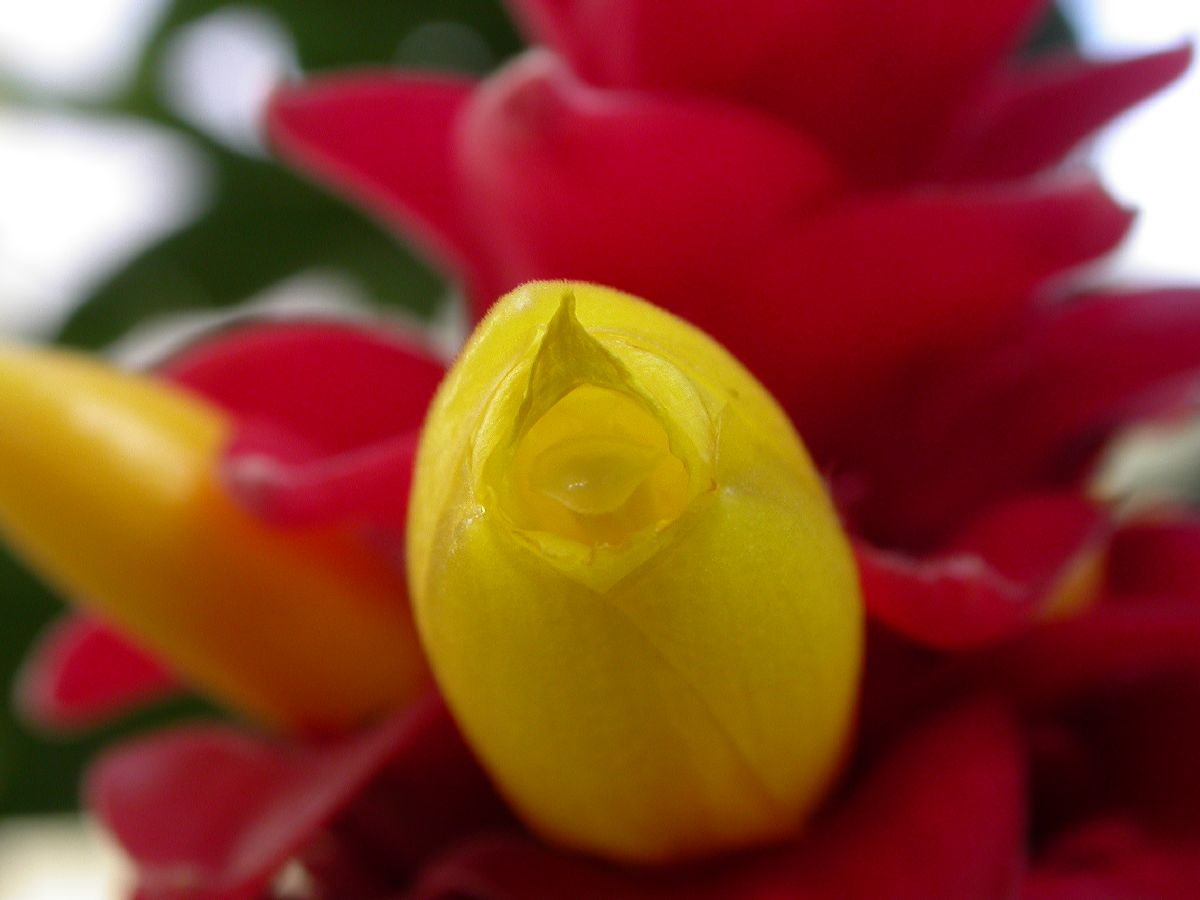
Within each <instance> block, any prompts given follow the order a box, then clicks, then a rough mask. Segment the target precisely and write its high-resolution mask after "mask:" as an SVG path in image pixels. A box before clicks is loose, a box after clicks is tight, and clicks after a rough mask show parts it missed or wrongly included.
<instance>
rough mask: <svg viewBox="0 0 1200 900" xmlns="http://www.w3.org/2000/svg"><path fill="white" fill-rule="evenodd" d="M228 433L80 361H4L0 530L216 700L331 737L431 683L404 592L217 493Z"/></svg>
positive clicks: (194, 407) (11, 355) (354, 551)
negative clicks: (268, 523) (220, 459)
mask: <svg viewBox="0 0 1200 900" xmlns="http://www.w3.org/2000/svg"><path fill="white" fill-rule="evenodd" d="M228 430H229V426H228V423H227V422H226V421H225V420H224V418H223V417H222V415H221V414H220V413H218V412H217V411H216V410H215V409H213V408H211V407H209V406H208V405H207V404H205V403H203V402H201V401H200V400H198V399H196V398H193V397H192V396H190V395H187V394H185V393H183V392H182V391H179V390H177V389H174V388H172V387H169V386H167V385H165V384H162V383H160V382H157V381H154V380H152V379H150V378H144V377H139V376H134V375H129V374H124V373H121V372H118V371H116V370H114V369H111V368H109V367H107V366H104V365H102V364H100V363H97V362H95V361H92V360H89V359H86V358H84V357H80V356H75V355H71V354H67V353H61V352H53V351H47V350H33V349H29V348H22V347H3V348H0V532H2V533H3V537H4V538H5V539H6V541H7V542H9V543H10V544H11V545H12V546H13V547H14V548H16V549H17V550H18V551H19V552H20V553H21V554H22V555H23V556H24V557H25V558H26V559H27V560H29V562H30V563H31V564H32V565H33V566H34V567H35V568H37V569H38V570H40V571H41V572H42V573H43V574H44V575H45V577H46V578H47V580H49V581H50V582H51V583H53V584H54V585H55V586H56V587H57V588H58V589H59V590H61V591H62V592H63V593H65V594H66V595H68V596H69V597H71V598H72V599H74V600H76V601H77V602H78V603H80V604H82V605H83V606H86V607H89V608H91V609H93V610H94V611H95V612H97V613H98V614H99V615H100V616H102V617H103V618H105V619H107V620H109V621H111V622H113V623H115V624H117V625H118V626H119V627H120V628H121V629H122V630H123V631H125V632H126V633H128V634H130V635H131V636H133V637H135V638H136V639H137V640H138V641H139V642H141V643H142V644H144V645H145V646H146V647H147V648H150V649H151V650H153V651H154V652H156V653H157V654H158V655H159V656H161V657H162V658H163V659H165V660H167V661H169V662H170V663H171V664H172V665H173V666H174V667H175V668H176V669H177V670H178V671H179V672H180V673H181V674H182V675H183V677H184V678H185V679H187V680H189V681H190V682H191V683H192V684H193V685H195V686H196V687H197V688H198V689H200V690H202V691H204V692H207V693H208V694H210V695H211V696H212V697H214V698H215V699H217V700H219V701H222V702H224V703H226V704H228V705H229V706H231V707H233V708H235V709H237V710H240V711H242V712H244V713H246V714H247V715H250V716H252V717H255V718H257V719H259V720H262V721H264V722H266V723H269V724H271V725H274V726H277V727H282V728H288V729H300V730H306V731H307V730H314V731H337V730H340V729H344V728H347V727H351V726H354V725H356V724H358V723H360V722H362V721H364V720H368V719H370V718H372V717H374V716H377V715H379V714H381V713H383V712H386V711H388V710H390V709H393V708H395V707H398V706H401V705H404V704H406V703H407V702H409V701H410V700H411V699H412V698H413V697H414V695H415V694H416V693H417V692H418V691H419V690H421V688H422V687H423V686H424V685H425V684H427V679H428V676H427V670H426V667H425V665H424V662H423V657H422V654H421V652H420V650H419V648H418V645H417V641H416V635H415V631H414V629H413V626H412V622H411V615H410V613H409V611H408V608H407V602H406V599H405V590H404V586H403V581H402V578H401V577H400V576H398V575H397V573H396V572H394V571H393V570H392V568H391V567H390V566H388V565H385V564H384V563H383V562H382V561H381V560H379V559H377V558H376V557H375V556H374V554H371V553H368V552H367V551H366V550H365V549H364V548H362V547H361V546H359V545H358V544H357V542H356V541H354V540H352V539H351V538H350V537H349V536H348V535H345V534H341V533H335V532H329V531H315V530H314V531H299V532H297V531H288V532H281V531H276V530H273V529H271V528H268V527H265V526H264V525H262V524H260V523H259V522H257V521H256V520H254V519H253V518H252V517H250V516H249V515H247V514H246V513H245V512H243V511H242V510H241V509H239V508H237V507H236V506H235V505H234V504H233V503H232V502H231V501H230V499H229V498H228V497H227V496H226V495H225V493H224V492H223V491H222V490H221V488H220V487H219V486H218V485H217V483H216V481H215V477H216V463H217V459H218V455H219V453H220V450H221V448H222V446H223V444H224V442H225V440H226V437H227V434H228Z"/></svg>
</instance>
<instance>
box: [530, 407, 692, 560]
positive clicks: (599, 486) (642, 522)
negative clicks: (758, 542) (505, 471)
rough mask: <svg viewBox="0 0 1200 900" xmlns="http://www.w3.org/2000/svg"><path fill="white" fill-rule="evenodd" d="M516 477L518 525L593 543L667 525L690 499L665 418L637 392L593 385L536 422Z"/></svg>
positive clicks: (612, 541) (617, 541) (623, 539)
mask: <svg viewBox="0 0 1200 900" xmlns="http://www.w3.org/2000/svg"><path fill="white" fill-rule="evenodd" d="M508 479H509V484H508V491H507V494H508V498H509V501H510V503H509V506H510V509H509V514H510V516H511V517H512V519H513V520H514V522H515V523H516V524H518V525H519V526H520V527H523V528H529V529H534V530H538V531H546V532H550V533H552V534H556V535H558V536H560V537H564V538H568V539H570V540H574V541H578V542H579V543H581V544H587V545H591V546H614V547H615V546H620V545H622V544H624V543H625V542H626V541H628V540H629V539H630V538H631V537H632V536H634V535H637V534H640V533H645V532H647V531H655V530H658V529H661V528H663V527H665V526H666V525H668V524H670V523H671V522H673V521H675V520H676V519H677V518H678V517H679V516H680V514H682V512H683V510H684V508H685V507H686V505H687V501H688V472H687V469H686V468H685V467H684V464H683V463H682V462H681V461H680V460H679V458H678V457H676V456H675V455H674V454H673V453H672V452H671V447H670V442H669V440H668V437H667V432H666V430H665V429H664V428H663V426H662V423H661V422H659V420H658V418H657V417H656V416H655V415H654V414H653V413H652V412H650V411H649V410H647V409H646V408H645V406H644V405H643V404H642V403H640V402H639V401H638V400H637V399H635V398H634V397H631V396H630V395H628V394H626V393H623V392H621V391H619V390H614V389H612V388H607V387H599V386H597V385H593V384H584V385H581V386H579V387H577V388H575V389H573V390H572V391H570V392H569V393H567V394H566V395H565V396H564V397H562V399H560V400H559V401H558V402H557V403H555V404H554V405H553V406H551V407H550V409H549V410H547V411H546V413H545V414H544V415H542V417H541V418H539V419H538V420H537V422H535V423H534V424H533V425H532V426H530V428H529V430H528V431H526V433H525V434H524V435H523V436H522V437H521V439H520V440H519V442H518V445H517V448H516V451H515V454H514V456H513V462H512V467H511V469H510V470H509V475H508Z"/></svg>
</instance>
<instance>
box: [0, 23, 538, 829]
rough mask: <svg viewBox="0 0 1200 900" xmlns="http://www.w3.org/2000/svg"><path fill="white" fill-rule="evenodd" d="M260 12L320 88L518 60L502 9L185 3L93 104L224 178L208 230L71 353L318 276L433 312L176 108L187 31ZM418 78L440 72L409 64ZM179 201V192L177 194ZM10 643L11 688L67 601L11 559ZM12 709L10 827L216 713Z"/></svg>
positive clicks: (155, 258) (1, 776) (379, 247)
mask: <svg viewBox="0 0 1200 900" xmlns="http://www.w3.org/2000/svg"><path fill="white" fill-rule="evenodd" d="M233 9H238V10H255V11H259V12H262V13H265V14H267V15H269V16H272V17H274V18H275V19H276V20H277V21H278V22H279V24H280V25H282V26H283V27H284V28H285V29H286V31H287V32H288V33H289V34H290V35H291V38H292V40H293V41H294V44H295V51H296V54H297V57H298V59H299V62H300V66H301V69H302V70H303V71H305V72H317V71H322V70H326V69H337V68H346V67H351V66H370V65H377V66H385V65H394V64H396V63H397V61H398V60H397V56H398V50H399V48H400V47H401V46H402V44H403V43H404V40H405V38H406V37H408V36H409V35H411V34H412V33H413V32H414V31H415V30H416V29H418V28H421V27H422V26H426V25H429V24H431V23H446V22H451V23H459V24H461V25H465V26H468V27H470V28H471V29H472V30H473V31H474V32H476V33H477V34H478V36H479V38H480V39H481V41H482V44H483V45H484V46H486V48H487V50H488V52H489V53H488V55H490V57H491V61H492V62H493V63H498V62H500V61H503V60H504V59H506V58H507V57H509V56H511V55H512V54H513V53H515V52H517V51H518V50H519V49H520V46H521V45H520V41H519V39H518V37H517V34H516V32H515V30H514V28H513V26H512V24H511V22H510V20H509V18H508V15H507V13H506V12H505V11H504V10H503V8H502V6H501V4H500V3H499V2H498V0H355V2H354V3H353V4H349V5H347V4H341V3H331V2H329V0H258V2H254V0H251V2H244V0H243V2H237V3H233V2H228V0H177V2H174V3H171V4H169V5H168V6H167V8H166V9H165V11H164V14H163V15H162V17H161V18H160V19H159V21H158V22H157V23H156V25H155V27H154V28H153V30H152V33H151V34H150V36H149V38H148V40H147V41H146V44H145V47H144V49H143V52H142V55H141V57H140V59H139V62H138V65H137V67H136V70H135V72H134V73H133V76H132V77H131V79H130V80H129V82H128V84H127V86H126V87H125V88H124V89H123V90H121V91H120V93H119V94H118V95H117V96H115V97H113V98H111V99H108V100H105V101H104V102H103V103H94V104H89V105H88V106H87V107H86V109H82V110H81V111H82V112H86V113H87V114H89V115H111V116H122V117H135V118H138V119H141V120H144V121H147V122H149V123H152V124H154V125H157V126H160V127H165V128H168V129H170V130H172V131H174V132H176V133H178V134H180V135H183V136H184V137H185V138H186V139H187V140H188V141H189V142H190V143H191V144H192V145H193V147H194V148H195V149H196V150H198V151H199V153H200V154H201V155H202V157H203V158H204V160H205V161H206V162H207V164H208V167H209V169H210V173H211V187H210V191H211V193H210V196H209V197H208V198H207V201H206V203H205V206H204V208H203V211H202V212H201V214H200V215H199V216H198V217H197V218H196V219H195V220H194V221H192V222H191V223H189V224H188V225H186V226H185V227H183V228H182V229H180V230H178V231H176V232H175V233H173V234H170V235H168V236H167V237H165V238H164V239H162V240H161V241H159V242H157V243H155V244H153V245H152V246H150V247H148V248H146V249H145V250H143V251H142V252H141V253H139V254H138V255H137V256H136V257H135V258H133V259H132V260H130V261H128V262H127V263H125V264H124V265H122V266H121V267H120V268H119V269H118V270H117V271H115V272H113V273H112V274H111V275H110V276H109V277H107V278H106V279H104V280H103V281H102V282H101V283H99V284H97V285H96V286H95V287H94V288H93V290H92V291H91V293H90V294H89V295H88V296H86V297H84V298H82V299H81V301H80V303H79V305H78V307H77V308H76V310H75V312H74V313H73V314H72V315H71V316H70V317H69V318H68V319H67V321H66V322H65V323H64V324H63V326H62V329H61V332H60V334H59V336H58V339H59V340H60V341H62V342H63V343H67V344H71V345H75V346H80V347H86V348H97V347H102V346H104V345H106V344H109V343H111V342H112V341H114V340H116V339H117V338H119V337H121V336H122V335H124V334H126V333H127V332H128V331H129V330H130V329H131V328H133V327H135V326H137V325H139V324H142V323H144V322H146V321H148V320H150V319H153V318H155V317H159V316H169V315H171V314H174V313H180V312H185V311H197V310H207V311H212V310H217V309H220V308H224V307H230V306H233V305H235V304H238V303H240V302H242V301H243V300H245V299H246V298H248V297H250V296H251V295H253V294H256V293H258V292H260V291H263V290H265V289H267V288H269V287H271V286H272V285H273V284H275V283H277V282H279V281H280V280H282V279H285V278H287V277H288V276H291V275H294V274H297V273H299V272H302V271H308V270H312V269H320V270H324V271H333V272H336V273H338V274H339V275H341V276H344V277H345V278H347V279H349V280H350V281H351V282H353V283H354V284H356V285H357V286H358V287H359V288H360V289H361V291H362V292H363V294H364V295H365V296H366V297H367V298H369V299H370V300H371V301H373V302H374V303H377V304H379V305H381V306H390V307H403V308H405V309H407V310H409V311H413V312H417V313H427V312H429V311H430V310H432V309H433V307H434V305H435V304H436V302H437V300H438V299H439V297H440V296H441V295H442V293H443V292H444V290H445V285H444V284H443V282H442V281H441V279H440V278H439V277H438V276H437V275H436V274H435V273H434V272H433V271H432V270H431V269H430V268H429V267H428V266H426V265H425V264H424V263H422V262H420V261H419V260H418V259H417V258H416V257H414V256H413V254H412V253H411V252H409V250H408V249H407V248H405V247H404V246H403V244H401V243H400V242H399V241H398V240H397V239H396V238H395V237H394V236H393V235H391V234H389V233H388V232H387V231H385V230H384V229H383V228H381V227H380V226H379V225H378V224H377V223H375V222H374V221H372V220H371V219H369V218H367V217H365V216H364V215H363V214H362V213H360V212H359V211H357V210H355V209H353V208H351V207H350V206H349V205H348V204H346V203H345V202H343V201H342V200H340V199H338V198H336V197H334V196H332V195H331V194H329V193H327V192H326V191H324V190H323V189H321V188H318V187H316V186H314V185H312V184H310V183H309V182H308V181H306V180H305V179H304V178H302V177H300V176H297V175H295V174H293V173H291V172H290V171H288V170H286V169H284V168H283V167H282V166H280V165H278V164H276V163H275V162H274V161H272V160H269V159H263V158H261V157H258V156H254V155H249V154H246V153H242V152H239V151H238V150H236V149H233V148H231V147H229V146H227V145H225V144H223V143H221V142H220V141H219V140H217V139H215V138H213V137H212V136H210V135H208V134H206V133H205V132H204V131H202V130H200V129H198V128H197V127H196V126H195V125H193V124H192V123H190V122H188V121H186V120H184V119H182V118H181V117H180V116H179V115H178V113H177V112H176V111H175V110H174V109H172V107H171V106H170V105H169V104H168V103H167V101H166V100H165V99H164V92H163V75H164V68H165V66H166V61H167V59H168V57H169V54H170V51H171V47H172V42H173V41H174V40H175V39H176V38H177V37H178V36H179V34H180V33H181V30H182V29H185V28H187V27H188V26H190V25H192V24H194V23H197V22H200V21H201V20H203V19H204V18H205V17H207V16H209V15H212V14H214V13H220V12H222V11H228V10H233ZM403 62H404V63H406V64H418V63H420V64H425V65H436V64H438V63H439V60H437V59H420V58H414V57H413V56H412V52H411V50H410V52H409V53H408V54H406V55H405V57H404V59H403ZM164 189H169V186H164ZM0 595H2V596H3V603H4V614H3V625H4V635H5V639H4V641H3V642H2V643H0V679H2V680H3V683H4V684H11V682H12V679H13V674H14V672H15V670H16V668H17V666H18V665H19V664H20V661H21V659H22V657H23V656H24V653H25V651H26V649H27V648H28V647H29V646H30V644H31V643H32V641H33V639H34V636H35V635H36V634H37V633H38V632H39V631H41V630H42V628H43V627H44V626H45V624H46V623H47V622H48V621H49V620H50V619H52V618H53V617H54V616H55V615H57V614H58V613H59V611H60V610H61V604H60V603H59V601H58V600H57V599H56V598H55V597H54V596H53V595H52V594H51V593H50V592H49V591H48V590H47V589H46V588H45V587H43V586H42V585H41V584H40V583H39V582H38V581H37V580H36V579H34V578H32V577H31V576H30V575H29V574H28V573H27V572H26V571H25V570H24V569H23V568H22V567H21V566H20V565H18V564H17V563H15V562H14V561H13V560H12V559H11V557H9V556H7V555H5V554H4V551H3V550H2V549H0ZM8 706H9V704H7V703H4V704H0V708H2V711H0V813H3V814H14V813H33V812H45V811H51V810H60V809H69V808H73V807H74V806H76V805H77V795H78V773H79V771H80V770H81V768H82V766H83V764H84V762H85V761H86V760H87V759H88V758H89V757H90V756H92V755H94V753H95V752H96V751H97V750H98V749H99V748H100V747H102V746H103V745H105V744H107V743H111V741H112V740H113V738H114V737H116V736H118V735H119V734H123V733H130V732H133V731H139V730H142V729H145V728H146V727H149V726H151V725H153V724H157V723H160V722H162V721H166V720H171V719H177V718H179V717H180V716H192V715H196V714H198V713H200V712H212V711H208V710H205V708H204V707H203V706H202V705H201V704H200V703H199V702H198V701H181V702H177V703H172V704H169V705H168V706H167V707H165V708H164V709H161V710H158V711H154V712H151V713H147V714H142V715H139V716H136V717H134V718H133V719H132V720H130V721H126V722H123V723H121V724H119V725H116V726H113V727H108V728H105V729H102V730H101V731H99V732H97V733H94V734H88V735H86V736H82V737H79V738H76V739H68V738H62V739H54V738H47V737H44V736H39V735H35V734H33V733H31V732H29V731H28V730H27V729H26V728H25V727H24V725H23V724H22V723H21V722H19V721H18V720H17V719H15V718H14V717H13V715H12V714H11V712H10V711H9V709H8Z"/></svg>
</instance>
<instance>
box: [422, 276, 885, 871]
mask: <svg viewBox="0 0 1200 900" xmlns="http://www.w3.org/2000/svg"><path fill="white" fill-rule="evenodd" d="M408 548H409V554H408V555H409V579H410V592H411V594H412V596H413V600H414V606H415V610H416V614H417V622H418V626H419V628H420V631H421V636H422V639H423V641H424V644H425V647H426V651H427V653H428V654H429V657H430V660H431V662H432V665H433V668H434V672H435V674H436V676H437V678H438V682H439V684H440V686H441V688H442V691H443V693H444V694H445V696H446V698H447V700H448V702H449V704H450V706H451V708H452V709H453V711H454V713H455V715H456V717H457V718H458V720H459V723H460V725H461V726H462V727H463V730H464V732H465V733H466V735H467V737H468V739H469V740H470V742H471V744H472V746H473V747H474V748H475V750H476V751H477V753H478V754H479V756H480V758H481V759H482V761H483V763H484V765H485V766H486V767H487V768H488V769H489V771H490V772H491V774H492V776H493V777H494V779H495V780H496V782H497V784H498V785H499V787H500V789H501V791H502V792H503V793H504V794H505V795H506V796H507V797H508V799H509V800H510V802H511V803H512V804H513V806H514V808H515V809H516V810H517V811H518V812H519V813H520V814H521V815H522V817H523V818H524V819H525V820H526V822H527V823H528V824H529V825H530V826H531V827H533V828H534V829H535V830H537V831H538V832H540V833H541V834H543V835H544V836H545V837H547V838H549V839H551V840H553V841H557V842H559V843H561V844H564V845H567V846H571V847H575V848H580V849H583V850H586V851H589V852H594V853H598V854H601V855H604V856H608V857H611V858H615V859H619V860H632V861H669V860H675V859H679V858H686V857H691V856H697V855H701V854H705V853H710V852H713V851H718V850H723V849H728V848H734V847H739V846H744V845H749V844H754V843H758V842H762V841H768V840H772V839H775V838H779V837H782V836H784V835H787V834H790V833H792V832H794V831H796V830H797V829H799V828H801V827H802V825H803V822H804V819H805V817H806V815H807V814H808V813H809V812H811V810H812V809H813V807H814V806H815V805H816V804H817V803H818V802H819V800H820V799H821V797H822V795H823V793H824V792H825V790H826V789H827V788H828V787H829V786H830V783H831V781H832V780H833V779H834V778H835V777H836V774H837V770H838V766H839V763H840V761H841V758H842V755H843V753H844V750H845V747H846V744H847V740H848V737H849V732H850V728H851V722H852V718H853V710H854V706H855V701H856V696H857V687H858V678H859V673H860V666H861V656H862V627H863V626H862V609H861V602H860V599H859V594H858V585H857V580H856V572H855V568H854V565H853V561H852V558H851V554H850V551H849V548H848V546H847V542H846V539H845V537H844V535H843V533H842V531H841V529H840V527H839V524H838V521H837V518H836V515H835V513H834V511H833V509H832V507H831V505H830V502H829V500H828V498H827V496H826V493H825V490H824V487H823V485H822V483H821V481H820V479H819V477H818V476H817V474H816V472H815V471H814V469H813V466H812V463H811V462H810V460H809V458H808V456H807V454H806V453H805V451H804V449H803V447H802V445H801V443H800V441H799V439H798V438H797V436H796V434H795V433H794V431H793V430H792V428H791V426H790V424H789V423H788V421H787V419H786V417H785V416H784V414H783V413H782V411H781V410H780V409H779V408H778V406H777V405H776V404H775V403H774V401H773V400H772V399H771V397H770V396H769V395H768V394H767V392H766V391H765V390H764V389H763V388H762V387H761V386H760V385H759V384H758V383H757V382H756V381H755V380H754V379H753V377H752V376H750V375H749V373H748V372H747V371H746V370H745V369H744V368H743V367H742V366H741V365H740V364H739V363H737V361H736V360H734V359H733V358H732V357H731V356H729V355H728V354H727V353H726V352H725V351H724V350H723V349H722V348H721V347H719V346H718V345H717V344H716V343H714V342H713V341H712V340H711V339H709V338H708V337H707V336H705V335H704V334H702V333H701V332H699V331H698V330H696V329H694V328H692V327H691V326H689V325H687V324H686V323H684V322H682V321H681V320H679V319H676V318H674V317H672V316H670V315H668V314H667V313H665V312H663V311H661V310H659V309H656V308H654V307H652V306H650V305H648V304H645V303H642V302H641V301H638V300H636V299H634V298H631V297H628V296H626V295H623V294H619V293H617V292H614V291H610V290H607V289H603V288H599V287H595V286H592V285H583V284H567V283H535V284H530V285H526V286H524V287H522V288H520V289H518V290H517V291H515V292H513V293H512V294H510V295H508V296H507V297H505V298H504V299H502V300H501V301H500V302H499V303H497V304H496V306H495V307H494V308H493V309H492V311H491V313H490V314H489V316H488V317H487V319H485V321H484V322H483V323H482V324H481V325H480V326H479V328H478V330H477V331H476V333H475V335H474V336H473V337H472V339H471V341H470V343H469V344H468V346H467V347H466V349H465V350H464V352H463V354H462V356H461V357H460V359H459V360H458V362H457V363H456V364H455V366H454V367H453V369H452V370H451V372H450V374H449V375H448V377H447V379H446V381H445V382H444V384H443V385H442V387H441V389H440V391H439V393H438V395H437V397H436V399H435V401H434V404H433V406H432V408H431V411H430V414H429V418H428V419H427V421H426V427H425V432H424V435H423V437H422V442H421V449H420V454H419V457H418V464H417V470H416V475H415V482H414V488H413V496H412V501H411V504H410V516H409V536H408Z"/></svg>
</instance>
